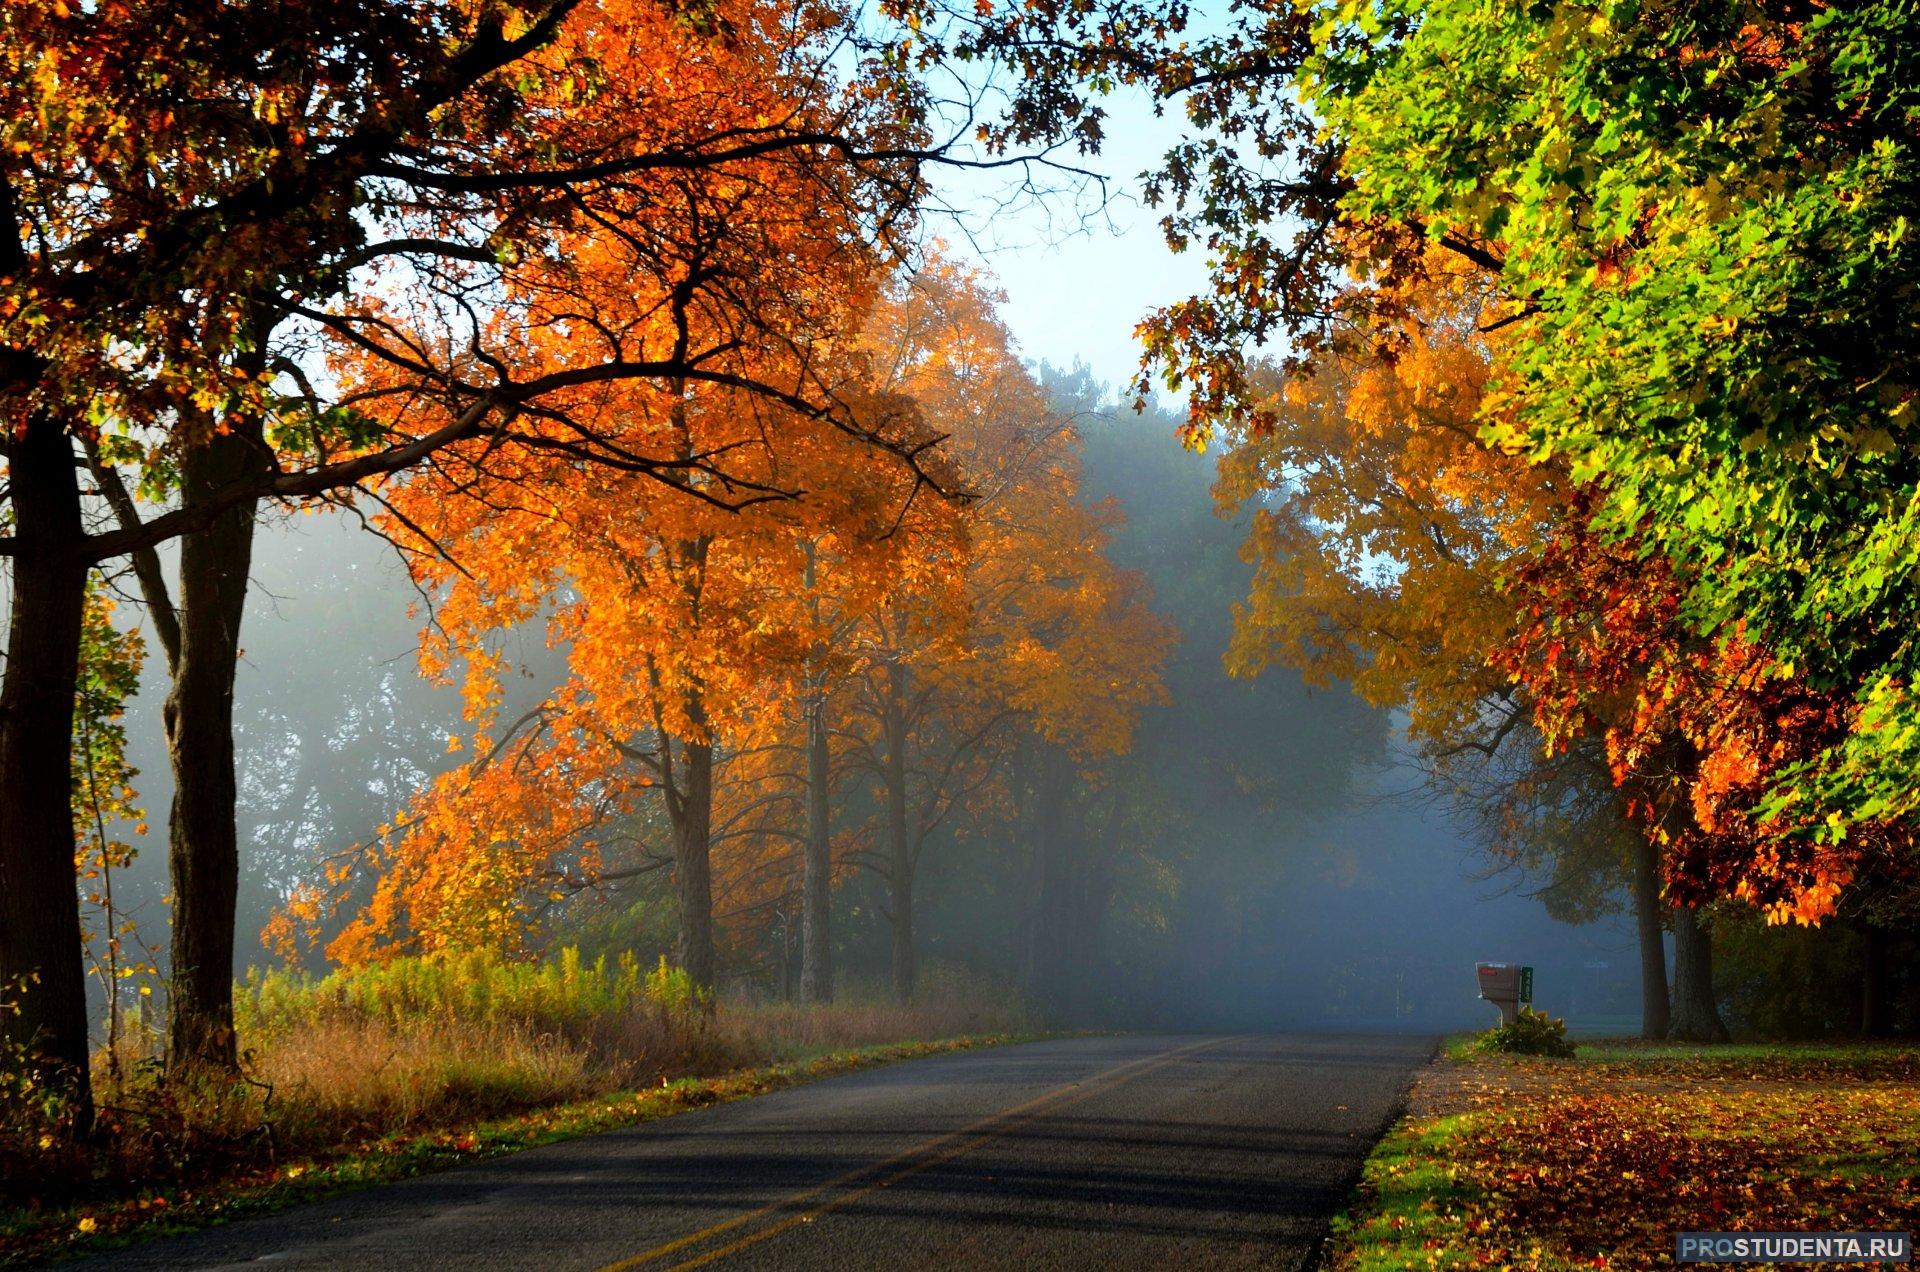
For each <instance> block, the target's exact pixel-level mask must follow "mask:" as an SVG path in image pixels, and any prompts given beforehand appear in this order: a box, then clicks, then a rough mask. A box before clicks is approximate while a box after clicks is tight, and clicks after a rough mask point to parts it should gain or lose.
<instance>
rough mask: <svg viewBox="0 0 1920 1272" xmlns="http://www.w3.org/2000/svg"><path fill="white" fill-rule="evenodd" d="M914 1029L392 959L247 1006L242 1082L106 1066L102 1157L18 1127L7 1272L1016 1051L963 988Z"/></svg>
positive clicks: (626, 981) (565, 966)
mask: <svg viewBox="0 0 1920 1272" xmlns="http://www.w3.org/2000/svg"><path fill="white" fill-rule="evenodd" d="M927 979H928V980H929V982H930V985H929V990H930V992H929V994H928V996H927V997H926V998H925V999H924V1000H922V1001H921V1002H919V1003H917V1004H912V1005H902V1004H899V1003H897V1002H893V1001H890V1000H885V999H882V998H880V997H878V996H877V995H875V994H872V993H863V992H861V990H860V988H859V987H855V988H854V989H853V990H852V991H851V992H850V993H848V994H846V995H843V996H842V997H841V998H840V999H838V1000H837V1001H835V1002H833V1003H831V1004H812V1005H798V1004H793V1003H788V1002H782V1001H778V1000H772V1001H756V1000H751V999H743V1000H738V1001H715V1000H713V999H711V998H710V997H708V996H707V995H705V994H703V993H701V992H699V991H698V990H696V989H695V987H694V986H693V985H692V983H691V981H690V980H689V979H688V977H687V975H686V973H685V972H684V971H681V970H680V969H678V968H673V967H669V966H667V965H666V964H665V963H664V962H660V963H656V964H655V965H654V966H653V967H652V968H647V967H645V966H644V965H643V964H641V963H640V962H639V961H638V960H637V959H635V958H633V957H632V956H628V957H626V958H620V959H614V960H608V959H605V958H601V959H597V960H595V961H593V962H591V963H588V962H584V961H583V960H582V959H581V958H580V957H579V955H578V953H577V952H576V951H574V950H571V949H566V950H562V951H561V952H560V953H559V954H558V955H557V956H555V957H553V958H551V959H547V960H543V961H539V962H517V963H516V962H507V961H504V960H502V959H500V958H498V957H497V956H490V955H483V954H466V955H462V956H458V957H444V958H397V959H394V960H391V961H389V962H386V963H382V964H370V965H367V966H365V967H356V968H350V969H344V970H339V971H334V972H332V973H330V974H328V975H325V976H321V977H318V978H314V977H306V976H301V975H297V974H293V973H287V972H271V973H267V974H265V975H256V976H253V977H250V978H249V979H248V980H247V981H246V982H245V983H244V984H243V985H241V986H240V987H238V991H237V994H236V1003H235V1007H236V1013H235V1014H236V1020H237V1022H238V1024H239V1027H240V1047H241V1054H242V1056H243V1058H244V1059H243V1067H242V1070H241V1073H240V1075H239V1077H238V1078H237V1079H227V1080H222V1079H216V1078H213V1077H211V1076H202V1077H199V1078H198V1079H197V1080H193V1081H188V1082H182V1081H178V1080H175V1081H172V1082H169V1081H166V1080H165V1078H164V1072H163V1070H162V1068H161V1067H160V1065H159V1064H158V1063H157V1062H156V1060H155V1059H154V1057H156V1056H157V1055H158V1054H160V1053H159V1040H158V1039H157V1038H154V1037H149V1036H147V1035H144V1034H142V1033H140V1032H138V1031H131V1032H130V1033H129V1035H128V1037H127V1038H126V1039H124V1040H123V1042H122V1049H121V1054H119V1055H118V1056H112V1055H108V1054H106V1053H105V1052H102V1053H101V1054H100V1055H99V1056H98V1057H97V1058H96V1064H95V1073H94V1080H95V1085H96V1089H97V1090H98V1091H99V1092H100V1093H101V1097H102V1098H101V1104H100V1109H99V1112H98V1115H97V1117H96V1120H95V1126H94V1132H93V1136H92V1141H91V1143H90V1144H88V1145H86V1146H82V1147H73V1146H71V1145H70V1144H69V1143H68V1142H67V1140H66V1138H65V1137H64V1136H63V1134H62V1131H63V1129H64V1128H63V1127H62V1126H60V1125H59V1124H58V1123H57V1121H54V1120H49V1117H48V1115H53V1116H58V1115H59V1114H61V1113H62V1112H63V1111H64V1110H62V1109H61V1108H60V1107H59V1106H57V1105H40V1106H34V1105H32V1104H30V1103H25V1102H19V1101H15V1102H12V1103H11V1104H8V1105H0V1107H6V1108H8V1110H9V1118H8V1120H7V1122H6V1123H5V1125H4V1126H0V1172H3V1173H0V1183H4V1184H5V1186H6V1189H7V1191H6V1202H5V1206H4V1208H0V1261H8V1262H11V1261H17V1260H21V1259H28V1258H37V1257H42V1256H46V1255H49V1254H52V1253H56V1252H59V1251H62V1250H70V1249H75V1248H80V1247H85V1246H92V1245H95V1244H98V1243H100V1242H103V1241H110V1240H114V1239H118V1238H122V1237H125V1236H126V1235H128V1234H130V1233H138V1232H145V1233H152V1232H158V1231H171V1230H177V1229H180V1228H183V1227H197V1226H203V1225H205V1224H207V1223H215V1222H221V1221H224V1220H226V1219H229V1218H233V1217H236V1216H238V1215H242V1214H248V1213H256V1212H259V1211H261V1210H266V1209H274V1208H278V1207H279V1206H283V1205H288V1204H292V1203H294V1202H297V1201H305V1200H311V1199H313V1198H315V1197H317V1196H320V1195H323V1194H325V1193H328V1192H333V1191H337V1190H339V1189H342V1188H351V1187H357V1186H361V1185H365V1184H371V1183H377V1182H382V1181H386V1180H391V1179H397V1178H402V1177H404V1176H407V1175H413V1174H417V1173H420V1172H421V1171H424V1170H431V1169H436V1168H440V1167H444V1166H448V1165H453V1164H457V1163H459V1162H461V1161H466V1160H471V1159H474V1158H476V1157H484V1156H490V1155H494V1154H498V1153H502V1152H509V1151H512V1150H514V1149H518V1148H524V1147H529V1146H531V1145H534V1144H540V1143H546V1142H549V1141H552V1140H555V1139H563V1138H567V1137H569V1136H572V1135H579V1134H586V1133H590V1132H593V1131H600V1130H609V1129H612V1128H615V1127H618V1126H625V1125H631V1124H633V1123H635V1122H640V1121H646V1120H650V1119H652V1118H655V1117H662V1116H665V1115H667V1114H671V1113H677V1112H681V1111H684V1110H686V1109H689V1108H696V1107H700V1106H703V1105H707V1104H712V1103H718V1102H721V1101H725V1100H729V1099H736V1098H739V1097H741V1096H747V1095H755V1094H759V1093H761V1092H765V1091H769V1090H775V1089H778V1088H780V1087H783V1086H789V1085H792V1084H793V1083H796V1082H801V1081H807V1080H810V1079H813V1078H818V1077H826V1076H831V1075H833V1074H837V1073H843V1072H848V1071H850V1070H852V1069H856V1068H861V1067H864V1066H867V1065H870V1064H876V1063H881V1062H884V1061H888V1060H895V1059H904V1058H909V1057H913V1056H920V1055H928V1054H933V1053H936V1052H940V1051H947V1050H954V1049H958V1048H962V1047H969V1046H978V1045H986V1044H990V1043H994V1042H1003V1041H1007V1040H1009V1039H1011V1038H1014V1037H1017V1036H1020V1031H1022V1030H1024V1029H1025V1028H1026V1027H1027V1026H1026V1020H1025V1016H1024V1013H1023V1012H1022V1010H1021V1009H1020V1008H1019V1007H1018V1005H1017V1004H1016V1003H1015V1002H1014V1001H1013V1000H1012V999H1011V998H1010V997H1009V996H1007V995H1005V994H1001V993H995V992H993V990H992V988H991V987H990V986H987V985H984V984H981V983H978V982H969V981H966V980H964V979H962V978H961V977H960V976H959V975H958V974H957V973H954V972H952V971H951V970H949V969H946V968H934V969H930V971H929V973H928V975H927Z"/></svg>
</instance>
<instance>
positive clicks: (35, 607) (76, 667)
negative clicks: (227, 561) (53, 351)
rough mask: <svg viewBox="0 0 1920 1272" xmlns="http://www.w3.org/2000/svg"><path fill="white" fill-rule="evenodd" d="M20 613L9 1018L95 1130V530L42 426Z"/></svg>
mask: <svg viewBox="0 0 1920 1272" xmlns="http://www.w3.org/2000/svg"><path fill="white" fill-rule="evenodd" d="M8 462H9V475H8V476H9V482H10V484H11V487H12V489H11V492H10V498H11V502H12V505H13V512H14V541H13V549H14V555H13V562H12V573H13V604H12V612H11V615H10V617H9V620H8V628H7V662H6V667H5V676H6V680H5V684H4V687H0V994H5V995H6V996H7V997H8V998H10V999H12V1000H13V1008H14V1009H13V1010H10V1011H0V1028H3V1029H4V1030H5V1036H6V1039H7V1041H8V1042H9V1043H12V1044H16V1045H19V1046H21V1047H24V1048H25V1049H26V1050H27V1052H28V1054H29V1056H30V1057H31V1059H32V1062H33V1064H34V1066H35V1068H36V1070H37V1071H38V1072H39V1073H40V1074H41V1078H42V1081H43V1082H44V1083H45V1084H46V1085H47V1087H49V1088H50V1089H54V1090H64V1091H65V1092H66V1093H67V1094H68V1096H69V1098H70V1099H71V1100H72V1101H73V1103H72V1113H73V1127H74V1130H75V1131H76V1133H78V1134H85V1133H86V1132H87V1131H88V1130H90V1129H91V1126H92V1122H93V1090H92V1085H91V1083H90V1081H89V1079H88V1074H87V1052H88V1047H87V990H86V978H85V970H84V967H83V964H82V958H83V955H82V951H81V948H80V899H79V894H78V891H77V889H76V881H75V878H74V866H73V857H74V836H73V812H72V809H71V808H70V807H69V803H70V796H71V792H72V789H73V773H72V745H73V711H74V700H75V695H76V693H77V692H78V686H79V675H80V634H81V625H82V618H83V615H84V613H85V609H86V589H87V568H88V567H87V561H86V559H85V556H84V555H83V549H84V546H85V544H84V540H85V529H84V527H83V526H82V524H81V520H80V484H79V480H78V475H77V473H76V471H75V468H74V452H73V443H72V442H71V440H69V438H68V437H67V434H66V432H65V430H64V429H62V428H61V427H60V426H59V424H58V423H56V422H55V421H53V420H51V419H49V418H47V417H45V416H39V415H36V416H33V417H31V418H29V420H28V421H27V426H26V428H25V429H23V430H21V431H20V432H19V433H16V434H15V435H14V438H13V442H12V447H11V453H10V454H9V456H8Z"/></svg>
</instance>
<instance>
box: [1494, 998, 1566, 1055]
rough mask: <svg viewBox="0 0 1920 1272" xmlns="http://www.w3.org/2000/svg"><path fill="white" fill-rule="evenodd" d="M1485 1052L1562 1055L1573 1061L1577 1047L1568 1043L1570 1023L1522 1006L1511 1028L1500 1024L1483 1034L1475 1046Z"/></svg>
mask: <svg viewBox="0 0 1920 1272" xmlns="http://www.w3.org/2000/svg"><path fill="white" fill-rule="evenodd" d="M1475 1045H1476V1046H1477V1047H1478V1048H1479V1049H1480V1050H1481V1051H1496V1052H1500V1053H1503V1054H1506V1055H1516V1056H1559V1057H1560V1058H1561V1059H1568V1058H1571V1057H1572V1055H1573V1044H1572V1043H1570V1042H1568V1041H1567V1022H1566V1021H1564V1020H1562V1019H1560V1018H1559V1017H1558V1016H1549V1015H1548V1014H1547V1013H1546V1012H1544V1011H1535V1010H1534V1009H1533V1008H1531V1007H1522V1008H1521V1009H1520V1015H1519V1017H1518V1018H1517V1019H1515V1020H1514V1022H1513V1023H1512V1024H1510V1025H1498V1026H1496V1027H1494V1028H1492V1029H1489V1030H1487V1032H1485V1033H1483V1034H1481V1035H1480V1040H1479V1042H1478V1043H1476V1044H1475Z"/></svg>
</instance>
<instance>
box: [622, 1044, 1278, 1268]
mask: <svg viewBox="0 0 1920 1272" xmlns="http://www.w3.org/2000/svg"><path fill="white" fill-rule="evenodd" d="M1243 1037H1244V1035H1243V1036H1240V1037H1232V1038H1213V1039H1209V1040H1208V1041H1206V1042H1196V1043H1193V1044H1192V1045H1190V1046H1185V1047H1180V1048H1177V1049H1175V1050H1173V1051H1165V1052H1161V1053H1160V1054H1158V1055H1152V1056H1142V1057H1141V1058H1140V1059H1138V1060H1129V1061H1128V1062H1127V1063H1125V1064H1122V1065H1116V1066H1114V1067H1113V1068H1111V1069H1108V1070H1106V1071H1105V1072H1102V1073H1096V1074H1094V1075H1093V1077H1091V1078H1088V1079H1086V1080H1085V1081H1083V1082H1075V1083H1072V1084H1070V1085H1068V1086H1064V1087H1057V1088H1055V1089H1054V1090H1052V1091H1048V1092H1046V1093H1045V1094H1043V1095H1037V1096H1035V1097H1034V1098H1033V1099H1031V1100H1027V1101H1024V1102H1023V1103H1020V1104H1016V1105H1014V1106H1013V1107H1012V1108H1010V1109H1002V1110H1001V1111H1000V1112H998V1113H994V1114H992V1115H990V1116H988V1117H984V1118H981V1119H980V1120H979V1121H977V1122H974V1123H972V1124H970V1125H968V1126H964V1127H961V1128H960V1129H959V1130H957V1131H949V1132H948V1133H947V1134H945V1135H939V1136H935V1137H934V1138H933V1139H930V1140H926V1141H924V1142H922V1143H919V1144H916V1145H914V1146H913V1147H912V1148H909V1149H906V1150H904V1151H902V1152H899V1153H896V1154H894V1155H893V1156H891V1157H886V1158H882V1159H881V1160H879V1161H877V1162H869V1163H867V1164H866V1165H864V1166H859V1167H856V1168H854V1169H853V1170H850V1171H847V1172H846V1173H845V1174H841V1175H836V1176H834V1177H833V1178H832V1179H829V1180H827V1181H826V1182H825V1183H822V1184H816V1185H814V1186H813V1187H812V1188H807V1189H803V1190H801V1191H800V1192H796V1193H792V1194H789V1195H788V1196H786V1197H782V1198H781V1199H780V1200H778V1201H774V1202H769V1203H768V1204H766V1205H764V1206H761V1207H760V1208H759V1209H757V1210H750V1211H748V1212H747V1213H745V1214H742V1215H736V1216H734V1217H733V1218H731V1219H728V1220H726V1221H724V1222H722V1223H716V1224H714V1225H713V1226H712V1227H709V1228H702V1229H700V1230H699V1231H698V1232H690V1233H688V1234H687V1235H686V1236H684V1237H676V1238H675V1239H674V1240H672V1241H668V1242H664V1243H662V1244H660V1245H657V1246H654V1247H652V1248H651V1249H648V1250H643V1251H641V1252H640V1253H639V1254H636V1255H633V1256H632V1257H630V1258H626V1259H621V1260H620V1261H618V1262H617V1263H609V1264H607V1265H606V1266H605V1267H603V1268H601V1269H600V1270H599V1272H628V1270H629V1269H631V1268H637V1267H641V1266H644V1265H645V1264H648V1263H653V1262H656V1261H658V1260H660V1259H664V1258H666V1257H667V1256H668V1255H671V1254H677V1253H679V1252H681V1251H683V1250H686V1249H688V1248H689V1247H690V1246H696V1245H699V1244H701V1243H702V1242H706V1241H711V1240H712V1239H713V1238H715V1237H718V1236H721V1235H723V1234H725V1233H728V1232H732V1231H733V1230H735V1229H736V1228H741V1227H745V1226H746V1225H748V1224H751V1223H753V1222H755V1221H756V1220H760V1219H765V1218H768V1217H770V1216H772V1215H775V1214H777V1213H779V1212H780V1211H783V1210H791V1209H792V1208H793V1207H795V1206H798V1205H803V1204H805V1203H807V1202H811V1201H813V1200H814V1199H815V1198H817V1197H822V1196H826V1195H827V1194H830V1193H832V1192H834V1190H836V1189H839V1188H845V1187H847V1186H848V1185H851V1184H857V1183H859V1182H860V1181H861V1180H863V1179H870V1180H871V1182H869V1183H867V1184H866V1185H865V1186H864V1187H860V1188H854V1189H852V1190H851V1191H848V1192H844V1193H841V1194H840V1195H838V1196H833V1197H828V1199H827V1200H826V1201H824V1202H822V1203H821V1204H819V1205H817V1206H814V1207H813V1208H812V1209H810V1210H806V1211H804V1212H802V1213H800V1214H796V1215H790V1216H789V1217H787V1218H786V1219H783V1220H781V1221H780V1222H778V1223H774V1224H769V1225H768V1226H767V1227H764V1228H760V1229H757V1230H755V1231H753V1232H750V1233H748V1234H746V1235H745V1236H742V1237H739V1238H737V1239H736V1240H734V1241H731V1242H729V1243H728V1244H726V1245H723V1246H721V1247H719V1248H718V1249H714V1250H709V1251H707V1252H706V1253H704V1254H700V1255H696V1256H695V1257H693V1258H691V1259H687V1260H685V1261H684V1262H680V1263H676V1264H673V1265H672V1266H671V1267H670V1268H668V1269H667V1272H680V1269H682V1268H697V1267H700V1266H701V1265H703V1264H706V1263H711V1262H713V1261H714V1260H715V1259H723V1258H725V1257H726V1256H728V1255H730V1254H733V1253H735V1252H736V1251H740V1250H744V1249H746V1248H747V1247H748V1246H753V1245H758V1244H759V1243H760V1242H762V1241H765V1240H767V1239H768V1238H769V1237H773V1236H777V1235H779V1234H780V1233H782V1232H785V1231H787V1230H788V1229H790V1228H795V1227H798V1226H799V1225H801V1224H803V1223H812V1222H813V1221H814V1220H815V1219H817V1218H819V1217H820V1216H821V1215H823V1214H826V1213H827V1212H828V1211H830V1210H836V1209H838V1208H839V1207H841V1206H844V1205H847V1204H849V1203H850V1202H854V1201H857V1200H859V1199H860V1198H862V1197H864V1196H866V1195H867V1194H868V1193H871V1192H875V1191H877V1190H879V1189H881V1188H886V1187H888V1186H890V1185H892V1184H894V1183H897V1182H898V1181H900V1180H902V1179H905V1178H906V1177H907V1176H909V1175H914V1174H917V1173H919V1172H920V1171H923V1170H929V1169H931V1168H932V1167H935V1166H939V1165H941V1164H943V1163H945V1162H950V1161H952V1160H953V1159H954V1158H956V1157H959V1156H961V1155H963V1154H965V1153H969V1152H971V1151H973V1150H974V1149H976V1148H978V1147H980V1145H982V1144H985V1143H987V1142H988V1141H990V1140H994V1139H998V1138H999V1137H1000V1136H1002V1135H1005V1134H1007V1133H1008V1132H1010V1131H1012V1130H1014V1129H1016V1128H1017V1127H1020V1126H1022V1125H1024V1124H1026V1123H1027V1122H1031V1121H1033V1120H1034V1119H1035V1118H1037V1117H1041V1116H1044V1115H1045V1114H1047V1113H1051V1112H1054V1111H1056V1110H1058V1109H1063V1108H1069V1107H1071V1106H1073V1105H1075V1104H1078V1103H1080V1102H1081V1101H1083V1100H1090V1099H1092V1098H1093V1097H1095V1096H1097V1095H1104V1094H1106V1093H1107V1092H1108V1091H1111V1090H1113V1089H1114V1088H1116V1087H1119V1086H1123V1085H1125V1084H1126V1083H1128V1082H1131V1081H1133V1080H1134V1079H1135V1078H1138V1077H1142V1076H1144V1075H1146V1074H1148V1073H1152V1072H1154V1071H1155V1070H1157V1069H1163V1068H1165V1067H1166V1066H1168V1065H1170V1064H1172V1063H1174V1062H1175V1061H1177V1060H1179V1059H1181V1058H1183V1057H1185V1056H1189V1055H1192V1054H1193V1053H1195V1052H1197V1051H1207V1050H1211V1049H1212V1048H1214V1047H1224V1046H1226V1045H1227V1044H1228V1043H1233V1042H1240V1041H1242V1039H1243ZM892 1167H899V1169H898V1170H894V1171H893V1172H892V1173H891V1174H886V1175H884V1176H882V1177H881V1178H877V1179H872V1178H871V1177H873V1176H876V1175H882V1172H885V1171H887V1170H889V1169H890V1168H892Z"/></svg>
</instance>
